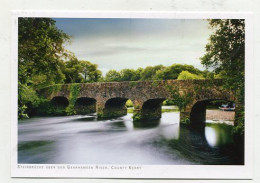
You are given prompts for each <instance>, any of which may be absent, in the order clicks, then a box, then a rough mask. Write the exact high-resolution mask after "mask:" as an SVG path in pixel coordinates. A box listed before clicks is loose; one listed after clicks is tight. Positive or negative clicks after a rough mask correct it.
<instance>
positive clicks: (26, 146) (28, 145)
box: [18, 141, 54, 151]
mask: <svg viewBox="0 0 260 183" xmlns="http://www.w3.org/2000/svg"><path fill="white" fill-rule="evenodd" d="M52 143H54V141H29V142H20V143H19V144H18V151H22V150H30V149H35V148H39V147H43V146H47V145H51V144H52Z"/></svg>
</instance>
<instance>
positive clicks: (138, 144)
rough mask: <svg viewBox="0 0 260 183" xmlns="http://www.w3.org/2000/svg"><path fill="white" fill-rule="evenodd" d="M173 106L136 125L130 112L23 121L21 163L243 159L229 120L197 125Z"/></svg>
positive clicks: (224, 161)
mask: <svg viewBox="0 0 260 183" xmlns="http://www.w3.org/2000/svg"><path fill="white" fill-rule="evenodd" d="M169 109H170V108H169V106H167V107H166V109H164V111H165V112H163V113H162V118H161V119H160V120H159V121H158V122H157V123H156V124H155V125H153V126H149V127H138V128H137V127H134V125H133V121H132V114H131V113H128V114H127V115H126V116H123V117H118V118H114V119H110V120H98V119H96V117H95V115H84V116H82V115H76V116H61V117H34V118H30V119H26V120H22V121H19V125H18V141H19V142H18V163H41V164H60V163H62V164H143V165H181V164H186V165H190V164H212V165H219V164H223V165H226V164H229V165H235V164H243V153H242V152H243V148H242V147H241V145H240V144H237V143H235V142H234V140H233V137H232V126H231V125H227V124H215V123H206V126H205V127H203V128H200V129H199V130H198V129H194V128H191V127H188V126H185V125H182V124H180V123H179V112H178V111H174V110H169ZM130 111H131V110H130Z"/></svg>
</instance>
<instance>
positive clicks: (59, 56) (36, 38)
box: [18, 18, 70, 87]
mask: <svg viewBox="0 0 260 183" xmlns="http://www.w3.org/2000/svg"><path fill="white" fill-rule="evenodd" d="M69 38H70V37H69V36H68V35H67V34H65V33H64V32H62V31H61V30H59V29H57V27H56V26H55V21H54V20H52V19H50V18H19V19H18V64H19V69H18V76H19V81H20V82H21V83H22V84H25V83H28V84H34V83H32V80H31V79H32V77H33V76H34V75H39V74H42V75H45V76H44V77H46V78H47V79H46V80H44V83H45V85H49V84H54V83H60V82H62V81H63V79H64V76H62V75H63V74H62V72H60V70H61V67H62V65H63V59H64V58H66V57H68V56H70V53H69V52H68V51H67V50H65V48H64V46H63V45H64V44H65V43H66V42H68V41H69ZM57 71H58V72H57ZM36 87H37V85H36Z"/></svg>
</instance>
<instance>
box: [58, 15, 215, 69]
mask: <svg viewBox="0 0 260 183" xmlns="http://www.w3.org/2000/svg"><path fill="white" fill-rule="evenodd" d="M54 20H56V26H57V27H58V28H59V29H61V30H63V31H64V32H65V33H67V34H68V35H70V36H72V39H71V44H69V45H66V46H65V47H66V48H67V49H68V50H70V51H72V52H74V53H75V55H76V57H77V58H78V59H79V60H87V61H90V62H92V63H95V64H98V68H99V69H100V70H101V71H102V72H103V74H105V73H106V72H107V71H108V70H110V69H115V70H121V69H124V68H131V69H137V68H138V67H143V68H144V67H146V66H154V65H159V64H162V65H165V66H170V65H172V64H175V63H177V64H189V65H193V66H194V67H196V68H199V69H201V70H204V69H205V68H204V67H203V66H202V65H201V64H200V60H199V58H200V57H202V56H203V55H204V53H205V45H206V44H207V42H208V38H209V36H210V34H211V33H212V30H211V29H209V27H208V22H207V21H206V20H198V19H130V18H121V19H120V18H106V19H105V18H54Z"/></svg>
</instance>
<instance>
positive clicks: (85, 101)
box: [74, 97, 96, 114]
mask: <svg viewBox="0 0 260 183" xmlns="http://www.w3.org/2000/svg"><path fill="white" fill-rule="evenodd" d="M74 109H75V111H76V113H77V114H90V113H95V112H96V99H94V98H89V97H79V98H77V100H76V102H75V105H74Z"/></svg>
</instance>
